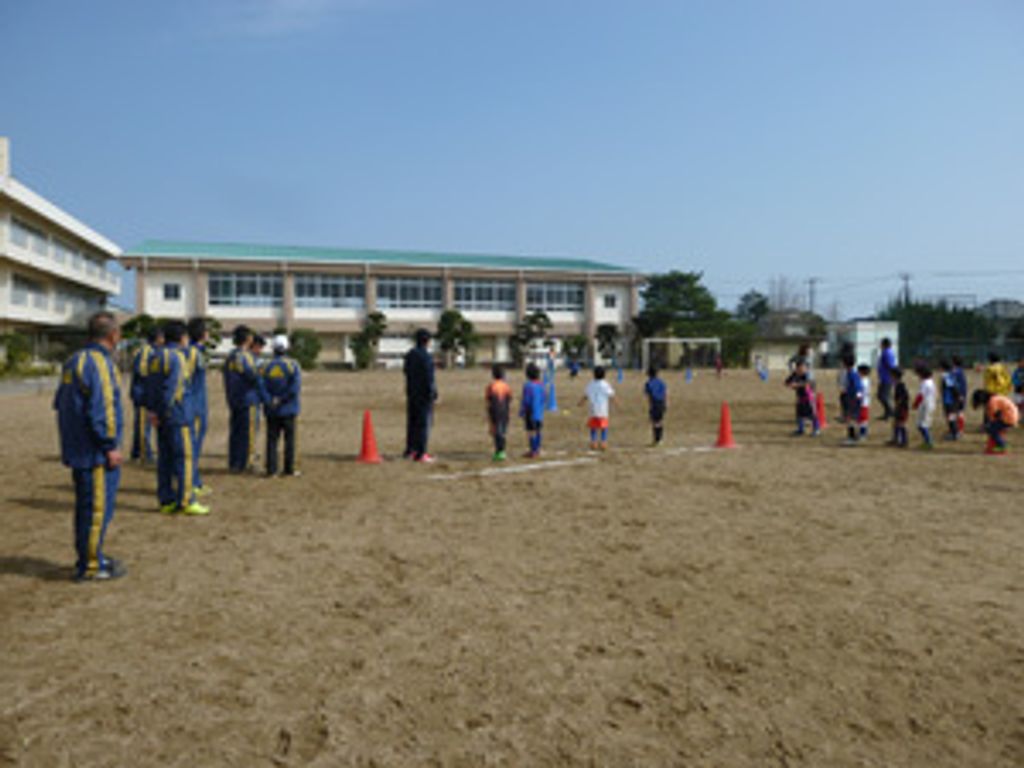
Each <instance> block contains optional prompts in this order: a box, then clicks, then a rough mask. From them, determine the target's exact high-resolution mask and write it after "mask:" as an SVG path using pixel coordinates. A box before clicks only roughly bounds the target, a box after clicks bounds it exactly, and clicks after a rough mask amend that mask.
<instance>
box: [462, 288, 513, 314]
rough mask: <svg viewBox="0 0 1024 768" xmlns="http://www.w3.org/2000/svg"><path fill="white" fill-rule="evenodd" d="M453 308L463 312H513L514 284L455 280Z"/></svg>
mask: <svg viewBox="0 0 1024 768" xmlns="http://www.w3.org/2000/svg"><path fill="white" fill-rule="evenodd" d="M455 306H456V308H458V309H465V310H474V309H475V310H491V311H499V312H514V311H515V309H516V284H515V283H514V282H512V281H510V280H456V281H455Z"/></svg>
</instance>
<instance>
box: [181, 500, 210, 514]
mask: <svg viewBox="0 0 1024 768" xmlns="http://www.w3.org/2000/svg"><path fill="white" fill-rule="evenodd" d="M181 514H183V515H191V516H193V517H199V516H201V515H208V514H210V508H209V507H205V506H203V505H202V504H200V503H199V502H198V501H193V502H192V503H191V504H189V505H187V506H184V507H182V508H181Z"/></svg>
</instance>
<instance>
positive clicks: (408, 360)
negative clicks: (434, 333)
mask: <svg viewBox="0 0 1024 768" xmlns="http://www.w3.org/2000/svg"><path fill="white" fill-rule="evenodd" d="M415 338H416V346H415V347H413V348H412V349H410V350H409V351H408V352H406V354H405V364H404V365H403V368H402V369H403V370H404V371H405V396H406V404H407V411H406V413H407V421H406V433H405V434H406V438H405V454H404V456H405V458H407V459H412V460H414V461H419V462H423V463H425V464H430V463H432V462H433V461H434V457H433V456H431V455H430V454H429V453H427V439H428V437H429V434H430V422H431V420H432V418H433V411H434V402H435V401H436V400H437V385H436V383H435V382H434V358H433V357H431V356H430V352H429V351H428V350H427V347H428V346H429V344H430V331H428V330H427V329H426V328H420V329H419V330H418V331H416V337H415Z"/></svg>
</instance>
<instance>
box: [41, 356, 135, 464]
mask: <svg viewBox="0 0 1024 768" xmlns="http://www.w3.org/2000/svg"><path fill="white" fill-rule="evenodd" d="M53 407H54V408H55V409H56V410H57V427H58V429H59V430H60V458H61V461H62V462H64V464H65V465H66V466H68V467H71V468H72V469H92V468H93V467H97V466H100V465H102V464H105V463H106V461H107V453H108V452H109V451H113V450H115V449H116V448H117V446H118V445H120V443H121V435H122V433H123V431H124V414H123V412H122V410H121V388H120V386H118V381H117V371H116V370H115V368H114V361H113V360H112V359H111V356H110V354H109V353H108V352H107V350H106V349H105V348H104V347H102V346H100V345H99V344H89V345H88V346H87V347H86V348H85V349H82V350H79V351H78V352H75V354H73V355H72V356H71V357H69V358H68V360H67V362H65V363H64V367H63V369H62V370H61V381H60V386H59V387H57V394H56V395H55V396H54V399H53Z"/></svg>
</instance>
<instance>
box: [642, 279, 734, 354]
mask: <svg viewBox="0 0 1024 768" xmlns="http://www.w3.org/2000/svg"><path fill="white" fill-rule="evenodd" d="M703 277H704V274H703V273H702V272H679V271H675V270H673V271H672V272H668V273H666V274H664V275H652V276H651V277H650V278H649V279H648V281H647V285H646V286H645V287H644V289H643V300H644V308H643V311H642V312H641V313H640V315H639V316H638V317H637V318H636V320H634V325H636V328H637V331H638V332H639V333H640V335H641V336H643V337H645V338H646V337H649V336H655V335H657V334H660V333H667V332H669V331H670V330H671V329H672V326H673V324H674V323H677V322H678V321H680V320H708V319H711V318H712V317H714V315H715V313H716V311H717V305H716V304H715V297H714V296H712V295H711V291H709V290H708V289H707V288H706V287H705V286H703V285H701V279H702V278H703Z"/></svg>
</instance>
